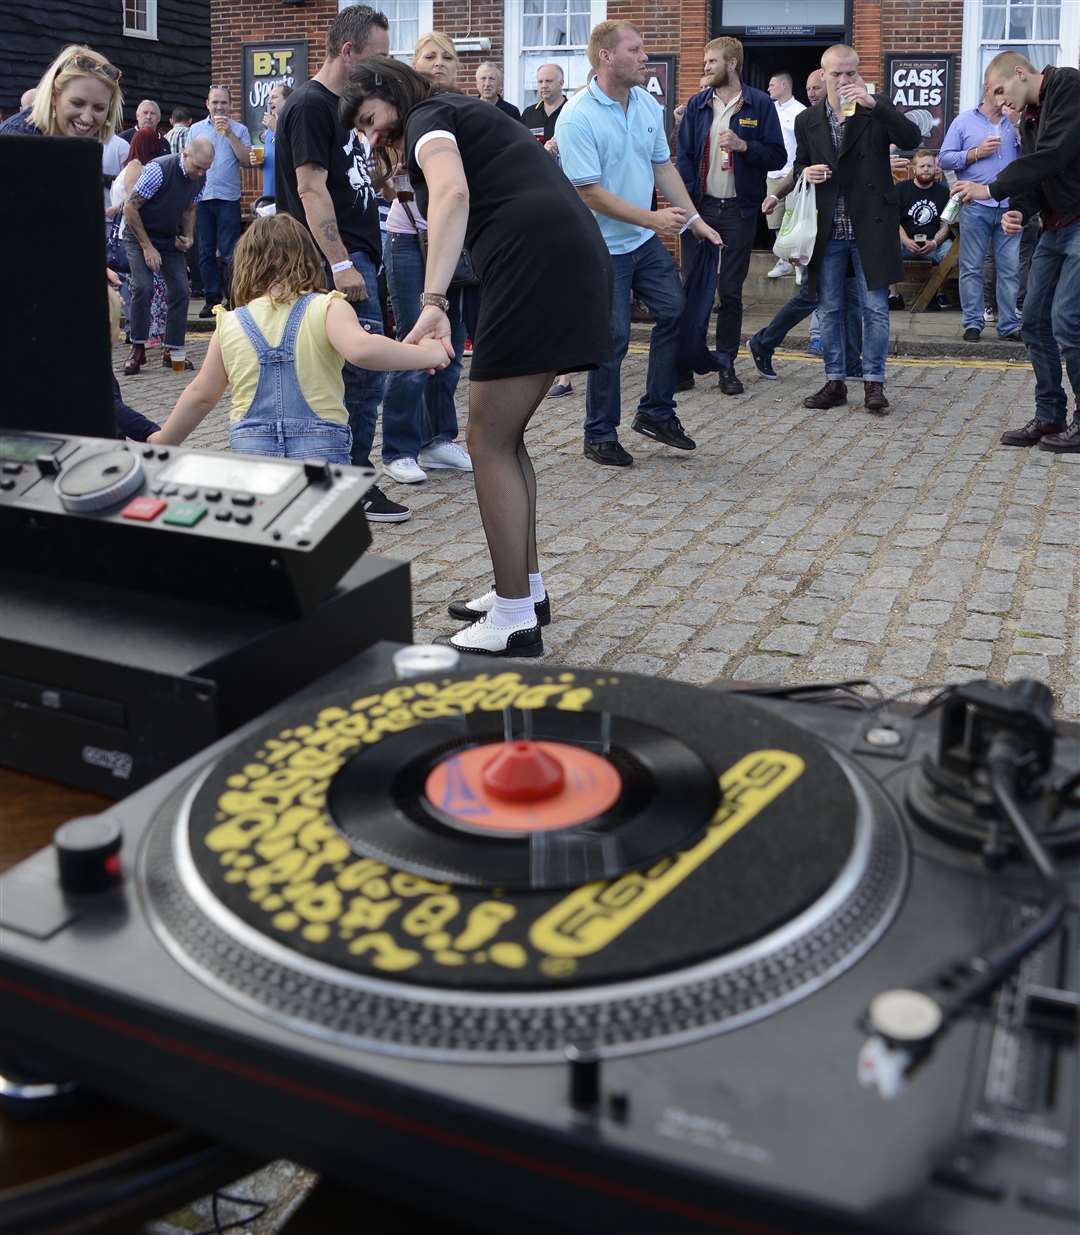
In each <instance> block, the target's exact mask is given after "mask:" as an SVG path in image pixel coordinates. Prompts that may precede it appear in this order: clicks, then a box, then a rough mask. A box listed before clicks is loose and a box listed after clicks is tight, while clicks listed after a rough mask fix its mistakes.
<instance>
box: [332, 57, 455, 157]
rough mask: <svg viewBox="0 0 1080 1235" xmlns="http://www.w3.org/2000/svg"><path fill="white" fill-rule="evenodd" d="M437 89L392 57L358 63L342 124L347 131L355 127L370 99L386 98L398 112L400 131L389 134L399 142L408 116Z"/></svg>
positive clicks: (344, 103)
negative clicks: (363, 106) (362, 108)
mask: <svg viewBox="0 0 1080 1235" xmlns="http://www.w3.org/2000/svg"><path fill="white" fill-rule="evenodd" d="M435 90H436V87H435V86H433V85H432V83H431V82H430V81H429V80H428V79H427V78H426V77H422V76H421V75H420V74H419V73H418V72H417V71H416V70H415V69H413V68H410V67H409V65H407V64H402V63H401V61H400V60H394V59H392V58H391V57H390V56H369V57H367V58H365V59H363V60H354V61H353V65H352V69H351V70H350V72H349V82H348V85H347V86H346V87H345V89H344V90H343V91H342V94H341V103H340V105H339V107H340V115H341V122H342V124H344V125H345V127H346V128H347V129H351V128H355V126H356V114H357V112H358V111H359V110H360V107H361V105H362V104H363V103H364V102H366V100H368V99H382V100H383V102H384V103H389V104H390V105H391V106H392V107H394V108H395V109H396V110H397V114H398V125H397V129H396V130H395V131H394V132H393V133H391V134H389V138H390V140H391V141H397V140H398V139H399V138H400V137H401V134H402V132H403V131H404V125H405V117H406V116H407V115H408V114H409V112H410V111H412V109H413V108H414V107H415V106H416V105H417V103H420V102H422V101H423V100H424V99H426V98H428V96H429V95H431V94H433V93H435Z"/></svg>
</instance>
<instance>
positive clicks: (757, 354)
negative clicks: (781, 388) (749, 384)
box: [746, 336, 777, 382]
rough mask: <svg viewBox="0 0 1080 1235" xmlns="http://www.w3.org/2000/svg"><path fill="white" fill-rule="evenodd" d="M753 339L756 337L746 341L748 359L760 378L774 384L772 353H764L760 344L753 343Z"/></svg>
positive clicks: (774, 372) (775, 375)
mask: <svg viewBox="0 0 1080 1235" xmlns="http://www.w3.org/2000/svg"><path fill="white" fill-rule="evenodd" d="M754 338H756V336H753V337H751V338H749V339H747V340H746V347H747V350H748V351H749V353H750V359H751V360H752V361H753V362H754V368H756V369H757V371H758V372H759V373H760V374H761V376H762V377H767V378H768V379H769V381H770V382H775V381H776V379H777V373H776V370H775V369H774V368H773V363H772V352H767V351H765V349H764V348H762V347H761V345H760V344H758V343H755V342H754Z"/></svg>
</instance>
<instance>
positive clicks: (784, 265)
mask: <svg viewBox="0 0 1080 1235" xmlns="http://www.w3.org/2000/svg"><path fill="white" fill-rule="evenodd" d="M794 273H795V267H794V266H793V265H792V264H791V262H786V261H784V259H783V258H781V259H780V260H779V261H778V262H777V263H776V265H775V266H774V267H773V268H772V270H770V271H769V273H768V275H767V276H766V278H769V279H782V278H783V277H784V276H785V275H788V274H794Z"/></svg>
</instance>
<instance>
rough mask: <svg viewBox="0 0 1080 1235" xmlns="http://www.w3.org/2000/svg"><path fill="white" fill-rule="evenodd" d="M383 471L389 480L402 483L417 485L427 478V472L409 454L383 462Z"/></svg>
mask: <svg viewBox="0 0 1080 1235" xmlns="http://www.w3.org/2000/svg"><path fill="white" fill-rule="evenodd" d="M383 471H384V472H385V473H386V474H387V476H389V477H390V478H391V480H396V481H398V483H399V484H403V485H418V484H419V483H420V482H421V481H422V480H427V473H426V472H425V471H424V469H423V468H422V467H420V465H419V464H418V463H417V462H416V460H415V459H414V458H412V457H411V456H410V455H404V456H403V457H402V458H400V459H393V460H391V462H389V463H384V464H383Z"/></svg>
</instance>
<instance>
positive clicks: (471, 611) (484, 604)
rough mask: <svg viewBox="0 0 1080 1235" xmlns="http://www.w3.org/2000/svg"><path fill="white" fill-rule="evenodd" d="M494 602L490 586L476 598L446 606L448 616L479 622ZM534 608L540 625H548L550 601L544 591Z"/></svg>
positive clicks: (456, 601) (493, 590) (463, 620)
mask: <svg viewBox="0 0 1080 1235" xmlns="http://www.w3.org/2000/svg"><path fill="white" fill-rule="evenodd" d="M494 604H495V589H494V588H492V589H491V591H490V592H485V593H484V595H483V596H480V597H478V598H477V599H476V600H468V601H466V600H454V601H451V602H450V604H449V605H447V607H446V608H447V612H448V613H449V614H450V616H451V617H452V618H457V620H458V621H459V622H479V621H480V619H481V618H482V617H486V616H487V615H488V614H489V613H490V612H491V610H492V607H493V606H494ZM534 608H535V609H536V619H537V621H538V622H539V623H540V625H541V626H549V625H550V624H551V601H550V600H549V599H548V594H547V592H545V593H544V599H543V600H538V601H537V602H536V605H535V606H534Z"/></svg>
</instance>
